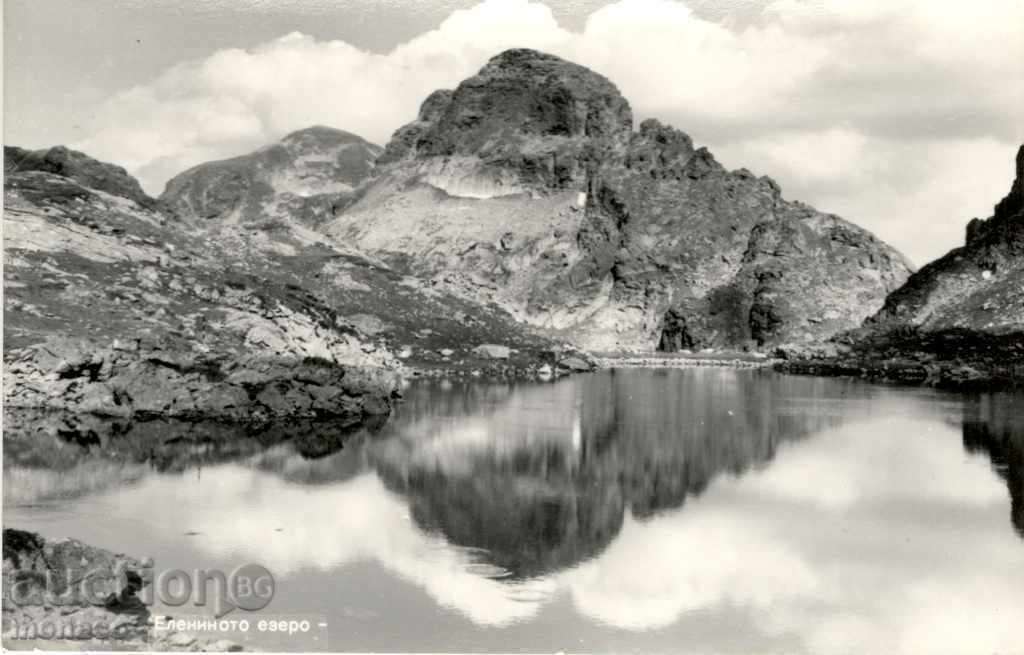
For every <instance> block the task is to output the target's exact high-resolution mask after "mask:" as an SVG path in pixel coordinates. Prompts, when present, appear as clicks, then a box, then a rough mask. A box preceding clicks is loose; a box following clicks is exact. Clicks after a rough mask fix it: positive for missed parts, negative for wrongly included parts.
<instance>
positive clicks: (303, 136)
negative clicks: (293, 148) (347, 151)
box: [281, 125, 367, 143]
mask: <svg viewBox="0 0 1024 655" xmlns="http://www.w3.org/2000/svg"><path fill="white" fill-rule="evenodd" d="M309 140H313V141H326V142H331V143H366V142H367V141H366V139H364V138H363V137H361V136H359V135H358V134H353V133H351V132H346V131H345V130H339V129H337V128H335V127H328V126H326V125H311V126H310V127H305V128H303V129H301V130H296V131H294V132H291V133H290V134H288V135H287V136H285V137H284V138H283V139H281V142H282V143H293V142H297V141H309Z"/></svg>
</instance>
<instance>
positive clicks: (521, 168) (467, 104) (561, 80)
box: [378, 48, 633, 192]
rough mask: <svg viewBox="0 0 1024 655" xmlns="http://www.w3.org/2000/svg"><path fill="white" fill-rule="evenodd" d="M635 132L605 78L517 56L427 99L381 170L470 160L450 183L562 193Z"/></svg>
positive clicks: (552, 59)
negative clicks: (405, 164) (398, 165)
mask: <svg viewBox="0 0 1024 655" xmlns="http://www.w3.org/2000/svg"><path fill="white" fill-rule="evenodd" d="M632 129H633V112H632V109H631V108H630V106H629V103H628V102H627V101H626V99H625V98H623V97H622V94H621V93H619V90H618V89H617V88H616V87H615V85H614V84H612V83H611V82H610V81H609V80H608V79H607V78H605V77H603V76H602V75H599V74H598V73H595V72H594V71H592V70H590V69H588V68H585V67H583V66H580V65H578V64H574V63H572V62H570V61H566V60H564V59H561V58H559V57H556V56H554V55H550V54H546V53H543V52H537V51H536V50H528V49H522V48H520V49H514V50H506V51H505V52H502V53H500V54H498V55H497V56H495V57H493V58H492V59H491V60H490V61H488V62H487V64H486V65H484V67H483V68H481V69H480V71H479V72H478V73H477V74H476V75H474V76H473V77H470V78H468V79H466V80H464V81H463V82H462V83H461V84H459V86H458V87H457V88H456V89H455V90H454V91H447V90H442V91H436V92H434V93H433V94H431V95H430V96H429V97H428V98H427V99H426V101H424V103H423V105H422V106H421V107H420V113H419V116H418V117H417V119H416V120H415V121H413V122H412V123H410V124H408V125H406V126H404V127H402V128H400V129H399V130H398V131H397V132H396V133H395V135H394V137H393V138H392V140H391V142H390V143H389V144H388V146H387V148H386V150H385V154H384V156H383V157H381V159H380V160H379V162H378V163H379V164H381V165H383V164H389V163H393V162H397V161H401V160H415V161H417V162H420V163H422V162H426V161H429V160H431V159H436V158H460V157H461V158H473V159H475V160H476V163H477V164H478V165H475V166H470V167H469V168H470V169H471V170H464V169H465V168H466V167H465V166H462V167H461V168H460V169H459V171H458V173H457V175H458V176H459V177H460V178H463V179H464V178H475V179H474V180H473V184H472V186H475V187H479V186H487V185H488V184H494V185H499V183H500V185H502V186H504V187H506V189H511V190H512V191H522V190H525V189H533V190H536V189H558V188H568V187H574V186H579V185H581V184H582V183H583V181H584V178H585V173H584V171H585V169H586V167H587V165H588V163H587V162H589V161H592V160H593V159H594V158H595V157H596V156H597V155H598V154H600V153H601V151H607V150H610V149H615V148H621V147H625V146H626V145H628V143H629V140H630V137H631V133H632ZM463 164H465V162H463ZM435 172H439V171H435ZM439 186H441V187H442V188H443V189H444V190H446V191H449V192H451V190H452V189H453V188H455V187H458V186H459V185H458V184H445V183H444V182H443V181H442V184H440V185H439Z"/></svg>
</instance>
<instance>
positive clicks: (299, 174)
mask: <svg viewBox="0 0 1024 655" xmlns="http://www.w3.org/2000/svg"><path fill="white" fill-rule="evenodd" d="M380 154H381V148H380V146H376V145H374V144H372V143H370V142H368V141H366V140H364V139H362V138H361V137H358V136H356V135H355V134H350V133H348V132H344V131H342V130H336V129H333V128H330V127H323V126H314V127H309V128H306V129H304V130H299V131H297V132H293V133H291V134H289V135H288V136H286V137H284V138H283V139H281V141H279V142H278V143H275V144H272V145H269V146H266V147H264V148H261V149H260V150H257V151H256V152H253V153H250V154H248V155H242V156H241V157H234V158H232V159H225V160H223V161H214V162H208V163H205V164H200V165H199V166H196V167H194V168H190V169H189V170H187V171H185V172H184V173H181V174H179V175H177V176H175V177H174V178H173V179H172V180H171V181H169V182H168V183H167V188H166V189H165V190H164V192H163V194H161V195H160V203H161V205H163V207H164V209H165V210H166V211H167V212H168V213H169V214H171V215H173V216H175V217H177V218H178V219H179V220H183V221H186V222H189V223H193V224H196V225H202V226H206V227H221V226H224V225H241V226H260V227H261V228H263V229H271V228H273V227H275V226H277V227H282V226H283V225H287V224H291V223H297V224H298V225H299V226H304V227H315V226H317V225H319V224H320V223H323V222H324V221H326V220H329V219H331V218H333V217H334V215H335V214H336V213H338V212H340V211H341V210H342V209H344V207H345V206H346V205H347V204H348V203H349V202H350V201H351V200H352V197H353V193H354V191H355V190H356V189H357V188H358V187H359V186H360V185H361V184H362V183H363V182H364V181H365V180H366V179H367V177H369V175H370V174H371V173H372V172H373V168H374V162H375V161H376V159H377V157H378V155H380Z"/></svg>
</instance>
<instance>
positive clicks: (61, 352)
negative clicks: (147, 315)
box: [4, 337, 398, 421]
mask: <svg viewBox="0 0 1024 655" xmlns="http://www.w3.org/2000/svg"><path fill="white" fill-rule="evenodd" d="M6 359H7V361H6V365H5V367H4V395H5V405H6V406H8V407H11V408H18V407H30V408H49V409H57V410H64V411H70V412H82V413H89V414H97V415H101V416H116V417H132V416H143V417H145V416H149V417H153V416H165V417H177V418H185V419H209V418H218V419H222V420H235V421H253V420H257V421H259V420H267V419H273V418H279V417H302V416H307V417H309V416H312V417H328V416H341V417H347V418H353V419H356V420H358V419H360V418H361V417H363V416H364V415H375V414H387V413H388V412H389V411H390V399H391V397H392V395H394V394H395V393H396V392H397V389H398V380H397V377H396V376H395V375H393V374H391V373H390V372H389V371H387V370H385V369H382V368H347V367H345V366H342V365H339V364H338V363H337V362H334V361H330V360H323V359H318V358H313V357H307V358H305V359H298V358H294V359H286V358H282V357H279V356H278V357H273V356H268V355H262V356H261V355H258V354H256V355H249V356H243V357H238V358H231V357H225V356H223V355H207V354H199V353H188V352H182V351H181V350H179V349H175V348H163V347H161V345H160V344H154V343H149V342H146V341H144V340H118V341H115V342H114V344H113V345H112V346H110V345H107V346H104V345H103V344H99V343H95V342H89V341H86V340H74V339H66V338H59V337H58V338H54V339H51V340H48V341H46V342H44V343H42V344H37V345H35V346H31V347H28V348H25V349H22V350H15V351H10V352H8V353H7V356H6Z"/></svg>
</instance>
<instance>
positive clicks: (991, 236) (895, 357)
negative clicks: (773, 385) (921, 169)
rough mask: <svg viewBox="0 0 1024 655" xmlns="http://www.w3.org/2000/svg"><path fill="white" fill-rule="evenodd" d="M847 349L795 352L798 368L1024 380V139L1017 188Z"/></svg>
mask: <svg viewBox="0 0 1024 655" xmlns="http://www.w3.org/2000/svg"><path fill="white" fill-rule="evenodd" d="M837 342H838V346H839V351H841V352H836V349H835V348H832V349H828V348H826V349H825V350H824V351H822V352H809V353H808V352H803V353H795V359H796V360H797V361H795V362H793V363H790V364H789V365H788V367H789V368H791V370H801V371H806V372H814V373H829V372H839V373H849V372H856V373H857V374H858V375H870V376H877V377H888V378H895V379H899V380H907V381H927V382H930V383H935V384H950V385H963V384H980V383H983V384H991V383H1010V384H1020V383H1021V382H1022V381H1024V145H1022V146H1021V148H1020V150H1019V151H1018V152H1017V159H1016V167H1015V175H1014V180H1013V183H1012V185H1011V187H1010V191H1009V193H1008V194H1007V195H1006V197H1005V198H1003V199H1002V200H1001V201H999V203H998V204H996V206H995V208H994V211H993V214H992V216H991V217H989V218H987V219H984V220H982V219H979V218H975V219H973V220H971V221H970V222H969V223H968V225H967V234H966V239H965V243H964V245H963V246H960V247H959V248H954V249H953V250H951V251H950V252H948V253H946V254H945V255H944V256H942V257H940V258H939V259H937V260H935V261H933V262H931V263H929V264H928V265H926V266H924V267H923V268H921V270H919V271H917V272H916V273H914V274H913V275H911V276H910V277H909V278H908V279H907V281H906V283H905V284H904V285H902V286H901V287H900V288H899V289H897V290H895V291H894V292H893V293H891V294H890V295H889V296H888V297H887V298H886V300H885V304H884V306H883V307H882V308H881V309H880V310H879V311H878V312H877V313H875V314H874V315H873V316H871V317H870V318H869V319H868V320H867V321H865V323H864V325H863V327H861V328H859V329H855V330H851V331H850V332H849V333H846V334H843V335H839V336H838V337H837Z"/></svg>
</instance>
